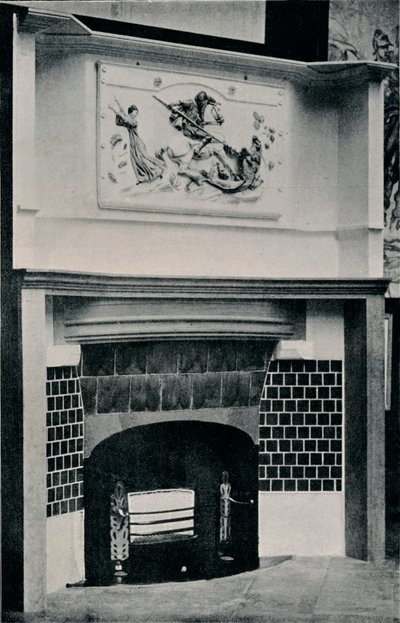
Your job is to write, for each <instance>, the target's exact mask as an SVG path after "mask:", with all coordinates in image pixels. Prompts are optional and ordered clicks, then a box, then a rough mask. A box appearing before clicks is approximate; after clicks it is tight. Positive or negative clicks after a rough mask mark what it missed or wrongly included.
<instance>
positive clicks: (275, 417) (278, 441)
mask: <svg viewBox="0 0 400 623" xmlns="http://www.w3.org/2000/svg"><path fill="white" fill-rule="evenodd" d="M342 386H343V381H342V362H341V361H336V360H335V361H332V360H330V361H327V360H323V361H322V360H320V361H298V360H296V361H286V360H282V361H272V362H271V363H270V365H269V369H268V374H267V377H266V381H265V386H264V389H263V393H262V399H261V403H260V454H259V483H260V489H261V490H263V491H341V489H342V416H343V400H342Z"/></svg>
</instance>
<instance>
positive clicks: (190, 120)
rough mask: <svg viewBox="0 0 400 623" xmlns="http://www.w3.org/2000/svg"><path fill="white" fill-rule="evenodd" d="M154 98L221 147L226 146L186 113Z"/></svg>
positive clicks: (155, 96)
mask: <svg viewBox="0 0 400 623" xmlns="http://www.w3.org/2000/svg"><path fill="white" fill-rule="evenodd" d="M153 97H154V99H155V100H157V102H160V104H162V105H163V106H165V108H168V110H169V111H171V112H173V113H175V114H176V115H179V117H182V119H185V120H186V121H188V122H189V123H190V124H191V125H193V126H194V127H195V128H197V129H198V130H201V132H204V134H206V135H207V136H209V137H210V138H211V139H212V140H213V141H216V142H217V143H221V145H226V143H225V141H221V139H219V138H217V137H216V136H213V135H212V134H210V132H207V130H205V129H204V128H202V127H201V125H198V124H197V123H196V122H195V121H193V119H190V117H188V116H187V115H185V113H183V112H181V111H180V110H178V109H177V108H175V107H174V106H170V105H169V104H167V103H166V102H163V100H162V99H160V98H159V97H157V95H153Z"/></svg>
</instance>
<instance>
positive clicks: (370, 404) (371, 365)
mask: <svg viewBox="0 0 400 623" xmlns="http://www.w3.org/2000/svg"><path fill="white" fill-rule="evenodd" d="M366 322H367V327H366V334H367V344H366V346H367V370H366V371H367V378H366V381H367V413H366V416H367V496H368V497H367V516H368V560H372V561H376V560H382V559H384V558H385V391H384V356H385V355H384V298H383V297H382V296H378V295H376V296H369V297H368V298H367V300H366Z"/></svg>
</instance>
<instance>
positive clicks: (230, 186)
mask: <svg viewBox="0 0 400 623" xmlns="http://www.w3.org/2000/svg"><path fill="white" fill-rule="evenodd" d="M98 72H99V81H98V109H99V110H98V113H99V114H98V139H99V140H98V196H99V204H100V207H102V208H122V209H124V208H125V209H140V210H145V211H157V212H159V211H161V212H168V211H172V212H178V213H179V212H184V213H188V212H189V213H191V212H192V213H195V214H197V213H206V214H215V213H217V214H218V213H221V214H222V215H224V214H226V213H227V214H232V215H237V214H238V215H241V214H242V213H243V214H244V215H247V214H248V213H249V211H250V212H253V213H255V214H256V215H259V216H260V217H262V216H265V217H269V218H275V217H276V218H277V217H278V215H274V214H272V212H271V210H272V208H271V207H270V208H269V207H268V206H273V205H274V204H276V201H275V200H274V199H276V193H277V192H280V187H281V180H282V166H281V165H282V153H283V147H284V142H285V132H284V129H285V127H286V123H285V115H286V105H285V104H286V98H285V89H284V86H282V85H281V84H278V83H277V84H268V85H265V84H257V83H254V82H253V83H252V82H250V81H245V80H242V81H241V82H239V81H235V82H232V81H228V80H223V79H216V78H212V77H205V76H193V75H188V74H184V73H181V74H178V73H175V72H174V73H169V72H167V71H164V70H154V69H149V68H148V67H146V68H145V67H142V66H126V65H117V64H115V65H114V64H113V65H111V64H108V63H99V64H98ZM246 78H247V77H246Z"/></svg>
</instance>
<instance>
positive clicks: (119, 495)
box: [110, 481, 129, 582]
mask: <svg viewBox="0 0 400 623" xmlns="http://www.w3.org/2000/svg"><path fill="white" fill-rule="evenodd" d="M110 501H111V512H110V537H111V560H113V561H115V573H114V575H115V576H116V579H117V582H121V581H122V578H123V577H125V576H126V573H125V572H124V571H123V569H122V564H121V562H122V561H123V560H127V559H128V558H129V513H128V498H127V495H126V492H125V487H124V484H123V483H122V482H121V481H118V482H117V483H116V485H115V490H114V493H113V494H112V495H111V498H110Z"/></svg>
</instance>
